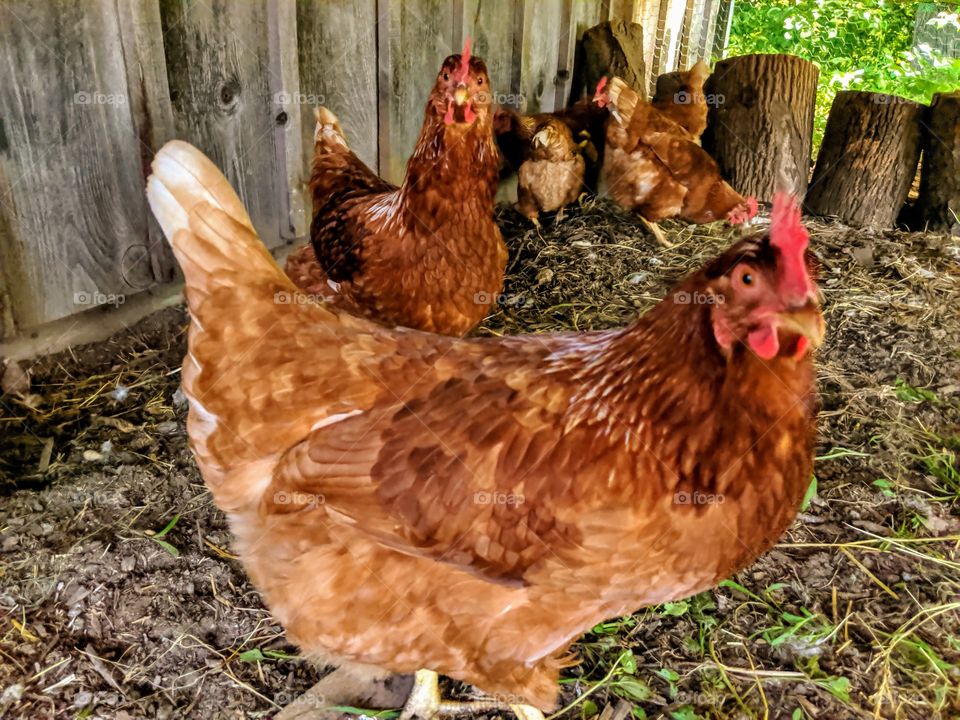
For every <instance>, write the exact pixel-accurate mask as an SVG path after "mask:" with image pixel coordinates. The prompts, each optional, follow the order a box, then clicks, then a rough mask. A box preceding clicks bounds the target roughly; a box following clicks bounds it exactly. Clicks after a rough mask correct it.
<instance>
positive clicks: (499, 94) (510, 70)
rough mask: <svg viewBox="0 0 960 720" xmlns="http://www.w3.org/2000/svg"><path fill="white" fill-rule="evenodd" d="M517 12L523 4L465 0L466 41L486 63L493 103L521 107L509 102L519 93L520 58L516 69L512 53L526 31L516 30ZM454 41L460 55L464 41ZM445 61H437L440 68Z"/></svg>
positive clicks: (458, 39) (464, 25)
mask: <svg viewBox="0 0 960 720" xmlns="http://www.w3.org/2000/svg"><path fill="white" fill-rule="evenodd" d="M518 10H519V11H520V12H521V13H522V10H523V5H522V4H521V3H516V2H513V0H464V1H463V24H462V30H461V32H462V35H463V38H467V37H469V38H470V39H471V40H472V42H473V45H472V48H473V50H472V52H473V53H474V54H475V55H477V56H478V57H481V58H483V61H484V62H485V63H486V65H487V72H488V73H489V74H490V87H491V88H492V90H493V93H494V102H496V103H497V104H498V105H517V104H518V103H516V102H510V99H511V98H513V99H514V100H516V97H517V96H518V95H519V94H520V88H519V86H518V85H519V83H518V79H519V75H520V68H519V58H518V59H517V63H516V65H517V66H516V67H515V64H514V52H513V48H514V35H518V34H520V33H522V32H523V28H522V26H521V27H520V28H517V27H516V25H517V23H516V15H517V14H518ZM454 41H455V42H456V49H455V50H454V52H460V49H461V47H462V38H454ZM442 59H443V58H438V63H437V68H439V67H440V65H439V60H442Z"/></svg>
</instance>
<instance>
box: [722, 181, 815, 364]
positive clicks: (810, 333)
mask: <svg viewBox="0 0 960 720" xmlns="http://www.w3.org/2000/svg"><path fill="white" fill-rule="evenodd" d="M807 241H808V237H807V231H806V229H805V228H804V227H803V225H802V224H801V222H800V209H799V207H797V205H796V202H795V201H794V199H793V197H791V196H789V195H787V194H785V193H780V194H778V195H777V196H776V198H775V199H774V203H773V213H772V215H771V218H770V231H769V233H767V234H766V235H762V236H754V237H751V238H747V239H745V240H742V241H740V242H739V243H737V244H736V245H734V246H733V247H732V248H731V249H730V250H729V251H727V252H726V253H724V254H723V255H722V256H721V257H719V258H718V259H717V260H715V261H714V262H713V263H711V264H710V265H709V266H708V267H707V269H706V276H707V280H708V285H707V289H708V292H707V293H706V294H705V295H704V297H705V298H709V299H710V300H708V301H705V302H710V304H711V305H712V307H711V308H710V313H711V323H712V327H713V334H714V337H715V339H716V341H717V344H718V345H719V346H720V349H721V351H722V352H724V353H725V354H728V355H729V354H730V353H731V352H732V350H733V348H734V346H735V345H737V344H742V345H745V346H746V347H747V348H749V349H750V350H751V351H752V352H753V353H755V354H756V355H757V356H758V357H760V358H762V359H764V360H772V359H773V358H775V357H793V358H796V359H799V358H801V357H803V356H804V355H805V354H806V353H807V351H808V349H809V348H810V347H811V346H814V347H815V346H817V345H819V344H820V342H821V341H822V340H823V333H824V323H823V315H822V314H821V312H820V301H819V296H818V291H817V285H816V283H815V281H814V273H813V270H812V258H811V257H809V256H808V254H807Z"/></svg>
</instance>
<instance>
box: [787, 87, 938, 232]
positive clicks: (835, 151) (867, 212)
mask: <svg viewBox="0 0 960 720" xmlns="http://www.w3.org/2000/svg"><path fill="white" fill-rule="evenodd" d="M924 108H925V106H924V105H921V104H919V103H915V102H911V101H910V100H906V99H904V98H901V97H897V96H895V95H881V94H880V93H868V92H854V91H841V92H839V93H837V97H836V98H835V99H834V101H833V107H831V108H830V116H829V117H828V118H827V130H826V132H825V133H824V135H823V143H822V144H821V145H820V154H819V155H818V156H817V165H816V168H815V169H814V171H813V180H811V181H810V190H809V192H808V193H807V198H806V202H805V203H804V204H805V205H806V207H807V209H808V210H809V211H810V212H812V213H814V214H816V215H836V216H837V217H838V218H840V219H841V220H842V221H843V222H845V223H847V224H848V225H854V226H857V227H882V228H886V227H892V226H893V224H894V221H895V220H896V219H897V214H898V213H899V212H900V209H901V208H902V207H903V203H904V200H906V199H907V192H909V190H910V183H911V182H913V178H914V176H915V175H916V172H917V161H918V160H919V159H920V121H921V120H922V117H923V111H924Z"/></svg>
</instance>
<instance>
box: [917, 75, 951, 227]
mask: <svg viewBox="0 0 960 720" xmlns="http://www.w3.org/2000/svg"><path fill="white" fill-rule="evenodd" d="M922 125H923V132H922V134H923V167H922V168H921V170H920V198H919V201H918V203H917V205H918V207H919V210H920V218H921V220H922V222H923V224H924V227H925V228H929V229H931V230H942V231H944V232H950V233H953V234H954V235H960V90H956V91H954V92H952V93H938V94H937V95H934V96H933V102H932V103H930V112H929V114H928V116H927V119H926V121H925V122H923V123H922Z"/></svg>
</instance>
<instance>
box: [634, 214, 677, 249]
mask: <svg viewBox="0 0 960 720" xmlns="http://www.w3.org/2000/svg"><path fill="white" fill-rule="evenodd" d="M639 217H640V222H642V223H643V224H644V225H646V226H647V230H649V231H650V232H651V233H653V237H655V238H656V240H657V242H658V243H660V244H661V245H662V246H663V247H665V248H666V249H667V250H669V249H670V248H672V247H673V244H672V243H671V242H670V241H669V240H667V236H666V235H664V234H663V229H662V228H661V227H660V226H659V225H657V224H656V223H655V222H650V221H649V220H647V219H646V218H645V217H644V216H643V215H640V216H639Z"/></svg>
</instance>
